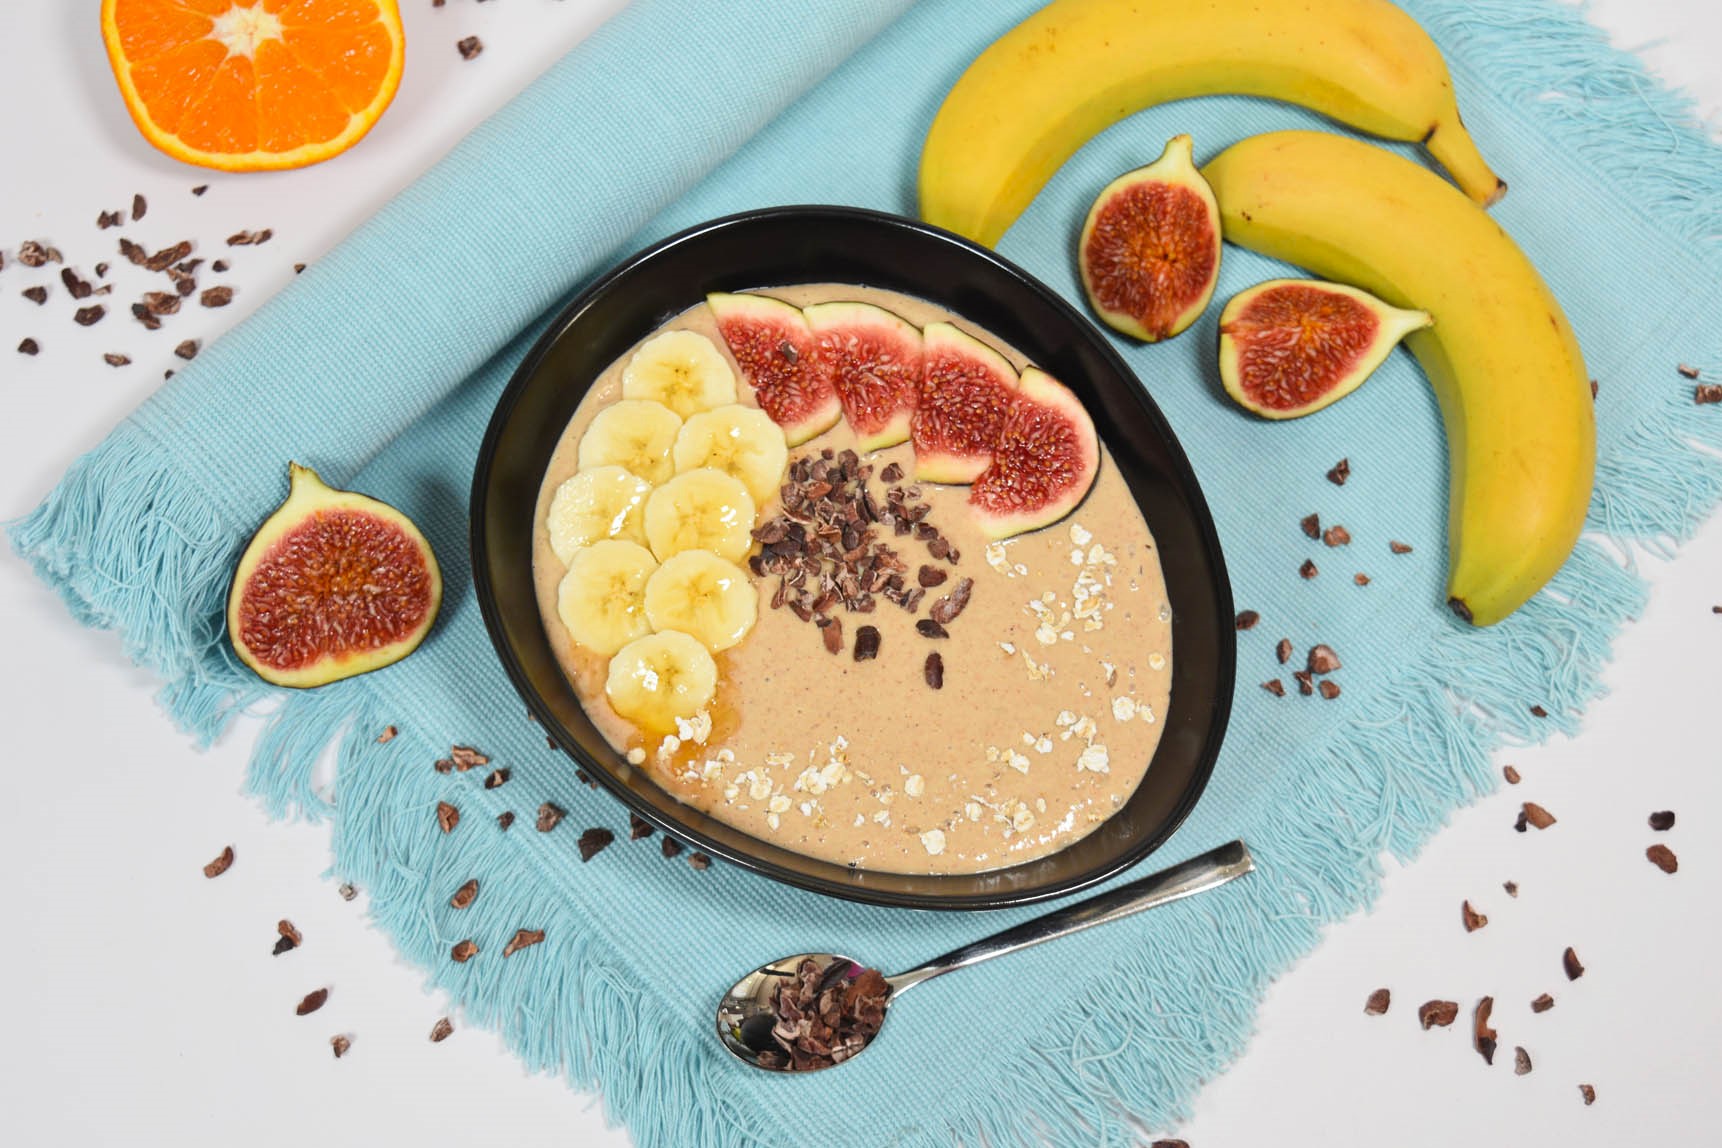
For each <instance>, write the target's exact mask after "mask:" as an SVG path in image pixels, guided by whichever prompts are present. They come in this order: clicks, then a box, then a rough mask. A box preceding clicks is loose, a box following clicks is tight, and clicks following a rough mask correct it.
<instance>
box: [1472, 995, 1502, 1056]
mask: <svg viewBox="0 0 1722 1148" xmlns="http://www.w3.org/2000/svg"><path fill="white" fill-rule="evenodd" d="M1494 1011H1495V998H1494V997H1484V998H1483V999H1482V1000H1480V1001H1478V1002H1477V1011H1476V1013H1475V1014H1473V1017H1472V1020H1473V1034H1472V1035H1473V1040H1474V1041H1475V1043H1476V1046H1477V1051H1478V1052H1479V1053H1481V1054H1482V1056H1483V1063H1484V1064H1494V1063H1495V1038H1496V1037H1497V1036H1499V1035H1500V1034H1499V1033H1497V1032H1496V1031H1495V1030H1494V1029H1493V1028H1492V1027H1490V1025H1489V1014H1490V1013H1492V1012H1494Z"/></svg>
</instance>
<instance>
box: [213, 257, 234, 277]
mask: <svg viewBox="0 0 1722 1148" xmlns="http://www.w3.org/2000/svg"><path fill="white" fill-rule="evenodd" d="M231 266H232V264H231V263H229V262H228V261H227V260H225V259H217V260H216V261H215V262H214V263H211V264H210V265H209V269H210V270H211V271H214V272H216V273H218V274H219V273H221V272H223V271H226V270H227V269H228V268H229V267H231Z"/></svg>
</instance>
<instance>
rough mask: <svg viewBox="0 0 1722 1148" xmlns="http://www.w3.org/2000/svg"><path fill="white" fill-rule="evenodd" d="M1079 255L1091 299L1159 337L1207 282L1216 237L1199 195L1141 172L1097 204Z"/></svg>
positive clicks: (1215, 260)
mask: <svg viewBox="0 0 1722 1148" xmlns="http://www.w3.org/2000/svg"><path fill="white" fill-rule="evenodd" d="M1082 260H1083V264H1084V267H1085V270H1086V272H1087V279H1088V282H1089V284H1090V285H1091V289H1092V292H1093V298H1094V304H1095V306H1096V307H1098V308H1099V309H1101V310H1102V311H1110V312H1113V313H1115V314H1120V315H1127V316H1129V317H1130V318H1132V319H1134V320H1136V322H1138V323H1140V324H1141V325H1142V326H1143V328H1144V329H1146V330H1147V332H1148V333H1149V335H1151V336H1152V337H1154V338H1156V339H1163V338H1166V337H1167V336H1169V335H1171V334H1173V333H1174V329H1175V328H1176V327H1177V325H1178V320H1179V319H1180V318H1182V317H1183V316H1184V315H1185V313H1186V312H1188V311H1189V310H1190V308H1191V307H1192V306H1194V305H1195V304H1196V302H1197V301H1198V300H1200V299H1201V298H1202V297H1203V295H1204V293H1205V292H1206V291H1207V290H1208V287H1209V284H1210V283H1212V281H1213V279H1214V276H1215V274H1216V273H1217V271H1218V267H1219V237H1218V235H1216V234H1215V231H1214V224H1213V221H1212V220H1211V219H1210V218H1209V216H1208V205H1207V204H1206V203H1205V202H1203V200H1202V197H1201V196H1199V195H1197V194H1196V193H1195V192H1194V191H1192V190H1190V189H1189V188H1187V187H1179V186H1178V185H1176V184H1171V183H1164V182H1161V181H1160V180H1156V179H1147V178H1145V179H1143V180H1142V181H1141V182H1139V183H1133V184H1130V185H1128V186H1125V187H1123V188H1120V189H1119V190H1117V191H1116V192H1114V193H1113V194H1112V197H1111V199H1110V200H1109V201H1108V202H1107V203H1105V204H1104V205H1102V206H1101V207H1100V209H1099V211H1098V213H1097V214H1096V216H1095V220H1094V231H1093V234H1091V235H1090V236H1089V239H1088V243H1087V246H1085V247H1084V248H1083V251H1082Z"/></svg>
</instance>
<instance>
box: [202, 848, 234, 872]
mask: <svg viewBox="0 0 1722 1148" xmlns="http://www.w3.org/2000/svg"><path fill="white" fill-rule="evenodd" d="M231 868H233V846H231V845H229V846H227V847H226V848H224V849H223V850H222V851H221V853H220V855H219V856H217V857H216V858H215V860H213V861H211V862H210V863H209V864H207V865H205V866H204V867H203V875H204V876H205V877H219V876H221V875H222V874H223V873H225V872H227V871H228V870H229V869H231Z"/></svg>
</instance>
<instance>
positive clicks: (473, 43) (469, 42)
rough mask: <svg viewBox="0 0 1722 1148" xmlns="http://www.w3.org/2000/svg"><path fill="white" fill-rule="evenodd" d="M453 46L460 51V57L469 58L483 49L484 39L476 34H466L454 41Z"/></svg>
mask: <svg viewBox="0 0 1722 1148" xmlns="http://www.w3.org/2000/svg"><path fill="white" fill-rule="evenodd" d="M455 48H456V49H457V50H458V51H459V52H460V58H461V59H463V60H470V59H473V58H474V57H476V56H477V55H478V54H479V53H480V52H482V51H484V41H482V40H480V39H479V38H478V37H477V36H468V37H466V38H465V39H463V40H461V41H459V42H458V43H456V44H455Z"/></svg>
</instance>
